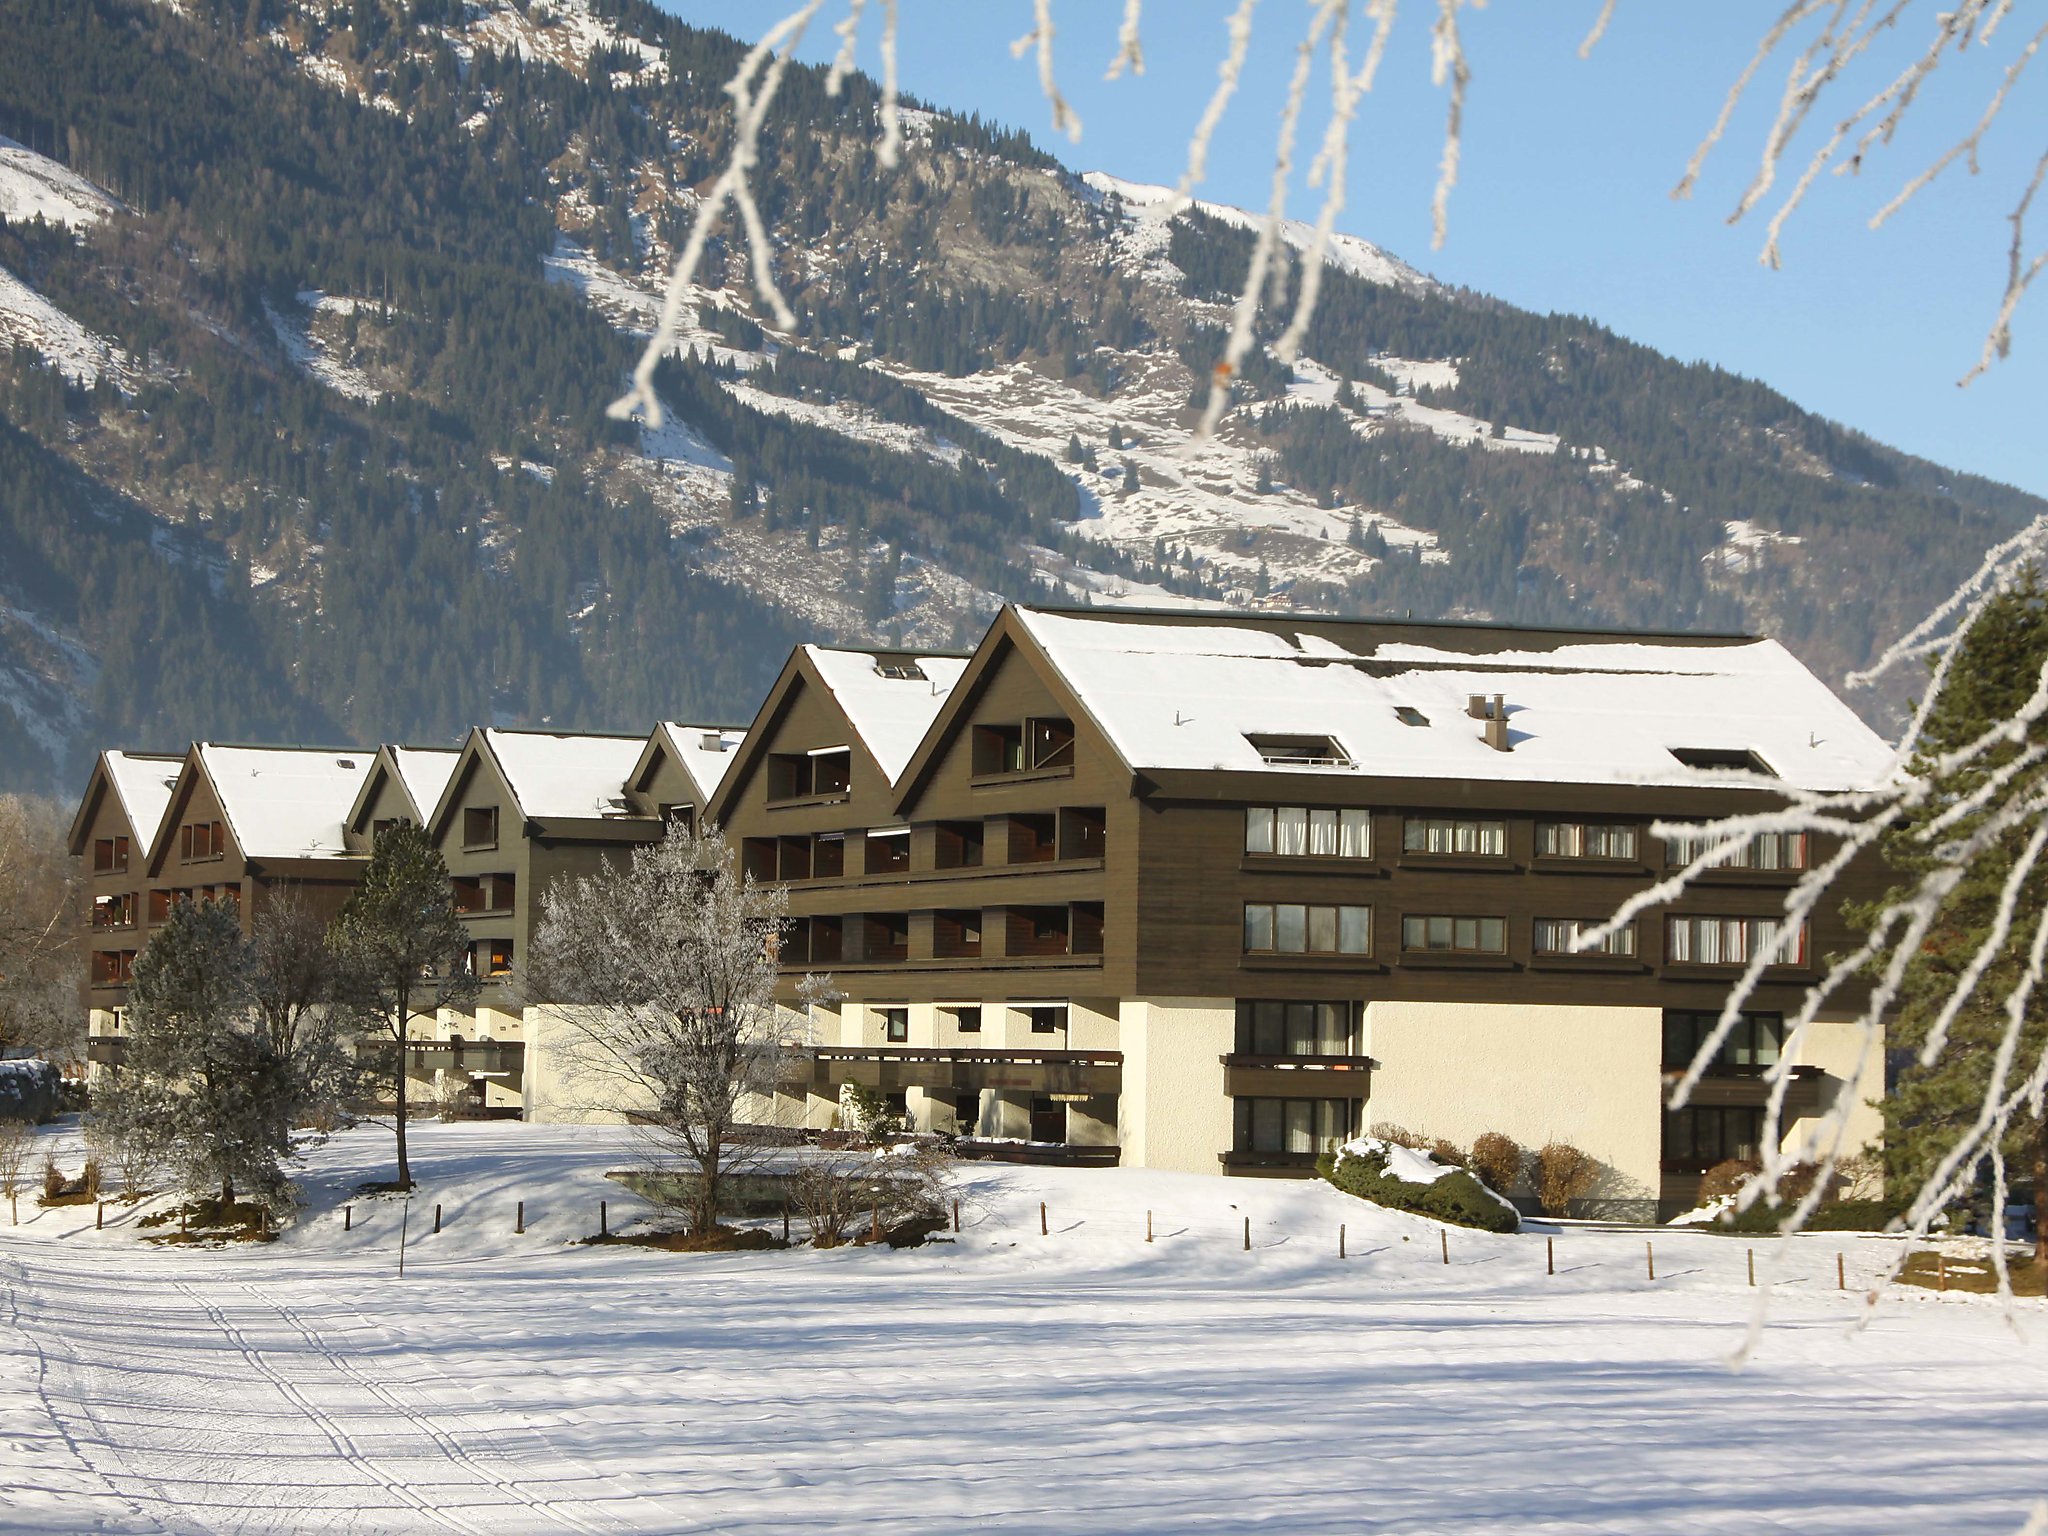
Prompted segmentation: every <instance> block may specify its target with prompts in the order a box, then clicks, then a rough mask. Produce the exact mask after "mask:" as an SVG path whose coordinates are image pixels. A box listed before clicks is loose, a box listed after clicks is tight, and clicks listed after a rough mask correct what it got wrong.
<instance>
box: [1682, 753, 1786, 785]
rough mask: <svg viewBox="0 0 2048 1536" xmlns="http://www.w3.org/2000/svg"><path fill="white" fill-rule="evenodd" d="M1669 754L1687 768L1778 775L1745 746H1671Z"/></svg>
mask: <svg viewBox="0 0 2048 1536" xmlns="http://www.w3.org/2000/svg"><path fill="white" fill-rule="evenodd" d="M1671 755H1672V756H1673V757H1675V758H1677V759H1678V760H1679V761H1680V762H1681V763H1683V764H1685V766H1686V767H1688V768H1703V769H1706V770H1708V771H1709V772H1712V771H1716V770H1718V771H1721V772H1726V771H1728V770H1729V769H1738V770H1740V771H1742V772H1744V773H1760V774H1763V775H1764V776H1765V777H1767V778H1773V779H1775V778H1776V777H1777V776H1778V770H1777V769H1775V768H1773V767H1772V766H1771V765H1770V764H1769V763H1767V762H1765V761H1764V760H1763V759H1762V758H1761V757H1759V756H1757V754H1756V753H1754V752H1752V751H1750V750H1749V748H1747V747H1673V748H1671Z"/></svg>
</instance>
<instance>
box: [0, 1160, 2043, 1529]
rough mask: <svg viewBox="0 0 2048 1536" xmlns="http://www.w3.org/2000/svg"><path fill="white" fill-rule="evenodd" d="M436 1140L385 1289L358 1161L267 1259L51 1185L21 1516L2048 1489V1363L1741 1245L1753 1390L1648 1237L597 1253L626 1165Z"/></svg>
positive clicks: (1227, 1504) (1192, 1238) (1034, 1207)
mask: <svg viewBox="0 0 2048 1536" xmlns="http://www.w3.org/2000/svg"><path fill="white" fill-rule="evenodd" d="M414 1143H415V1144H414V1158H415V1165H416V1170H417V1172H418V1174H419V1175H420V1177H421V1179H422V1181H423V1183H422V1187H421V1188H420V1190H419V1192H418V1193H417V1194H416V1195H415V1197H414V1199H413V1201H412V1204H411V1209H410V1213H409V1215H406V1216H404V1218H403V1223H404V1226H405V1233H406V1237H407V1239H408V1241H407V1246H406V1262H405V1275H404V1278H403V1279H401V1278H399V1276H398V1274H397V1258H398V1240H399V1236H400V1227H401V1210H402V1208H401V1206H400V1205H399V1204H398V1203H397V1202H394V1201H392V1200H390V1199H388V1198H380V1199H364V1198H360V1197H358V1198H357V1199H356V1200H355V1201H354V1203H353V1212H352V1214H353V1221H352V1223H351V1230H349V1231H346V1232H345V1231H344V1230H343V1223H342V1215H341V1211H340V1209H339V1208H338V1207H339V1204H340V1202H341V1201H342V1200H343V1199H344V1197H345V1196H346V1195H347V1194H348V1193H349V1191H350V1190H351V1189H352V1187H353V1186H354V1185H355V1184H356V1183H357V1182H358V1181H360V1180H363V1179H366V1178H373V1177H388V1176H389V1159H390V1140H389V1137H388V1135H387V1134H385V1133H383V1132H379V1131H374V1130H369V1129H364V1130H359V1131H356V1132H351V1133H348V1134H346V1135H344V1136H341V1137H339V1138H337V1139H336V1140H335V1141H333V1142H331V1143H330V1144H329V1145H328V1146H327V1147H326V1148H324V1149H322V1150H321V1151H319V1152H318V1153H317V1154H316V1155H315V1156H314V1158H313V1160H312V1162H311V1165H310V1167H309V1169H308V1172H307V1177H306V1185H307V1204H306V1211H305V1216H304V1219H303V1220H302V1222H301V1223H300V1225H298V1226H297V1227H296V1228H294V1229H293V1230H291V1231H290V1232H289V1233H287V1235H286V1236H285V1237H284V1238H283V1239H282V1240H280V1241H279V1242H277V1243H276V1244H274V1245H271V1246H268V1247H258V1246H255V1245H246V1246H236V1247H232V1248H226V1249H194V1248H187V1249H177V1248H156V1247H153V1246H149V1245H145V1244H142V1243H139V1242H138V1241H137V1240H136V1232H135V1228H134V1213H133V1212H132V1211H131V1210H130V1209H129V1208H127V1207H124V1206H119V1205H115V1206H111V1207H109V1209H108V1228H107V1230H105V1231H103V1232H95V1231H94V1230H93V1220H92V1216H93V1213H92V1210H91V1209H90V1208H89V1207H88V1208H77V1209H70V1210H50V1211H45V1210H41V1209H39V1208H37V1207H36V1206H35V1205H34V1204H33V1202H32V1201H31V1200H29V1199H27V1198H24V1200H23V1202H22V1215H23V1222H22V1225H21V1226H20V1227H19V1228H6V1227H0V1281H4V1290H0V1296H4V1301H0V1456H4V1458H5V1461H4V1466H0V1471H4V1476H0V1501H4V1502H0V1525H5V1526H7V1527H9V1528H11V1529H17V1530H36V1531H75V1530H106V1531H175V1532H180V1533H183V1532H201V1531H229V1532H258V1531H287V1530H288V1531H294V1532H301V1531H311V1532H379V1533H385V1532H389V1533H404V1532H413V1531H466V1532H472V1533H475V1532H490V1533H491V1536H515V1533H521V1532H529V1531H533V1532H540V1531H565V1530H566V1531H584V1532H595V1531H654V1532H681V1531H714V1530H715V1531H720V1532H736V1533H753V1532H762V1533H766V1532H776V1533H780V1532H785V1531H789V1530H806V1529H809V1530H831V1531H841V1530H852V1529H875V1528H879V1527H881V1526H883V1525H885V1524H904V1523H908V1524H910V1525H912V1526H915V1527H917V1528H933V1529H941V1528H958V1527H960V1526H962V1525H963V1524H969V1523H971V1524H972V1526H973V1528H975V1529H997V1530H1016V1531H1030V1532H1097V1531H1100V1532H1115V1533H1119V1536H1125V1533H1138V1532H1147V1533H1149V1532H1185V1531H1196V1530H1199V1531H1217V1532H1224V1531H1239V1530H1245V1531H1249V1530H1254V1529H1257V1530H1271V1531H1285V1532H1289V1533H1304V1532H1343V1533H1346V1536H1349V1533H1353V1532H1356V1531H1359V1530H1362V1529H1374V1530H1382V1531H1399V1532H1444V1531H1459V1532H1464V1531H1488V1532H1495V1531H1539V1530H1541V1531H1570V1532H1594V1531H1598V1532H1614V1533H1629V1536H1638V1533H1649V1532H1664V1531H1669V1532H1685V1533H1688V1536H1691V1533H1699V1532H1717V1531H1726V1532H1742V1533H1749V1532H1755V1531H1761V1530H1782V1531H1798V1532H1801V1533H1832V1532H1844V1533H1846V1532H1852V1531H1853V1532H1858V1533H1864V1532H1873V1531H1875V1532H1889V1531H1897V1532H1907V1531H1914V1532H1918V1531H1929V1530H1939V1531H1942V1532H1945V1533H1947V1532H1959V1533H1967V1532H1987V1533H1989V1532H1996V1533H1999V1536H2005V1533H2009V1532H2012V1531H2014V1530H2016V1529H2017V1528H2018V1526H2019V1525H2020V1524H2021V1523H2022V1521H2023V1520H2024V1518H2025V1513H2026V1510H2027V1508H2028V1507H2029V1506H2030V1505H2031V1503H2032V1501H2033V1500H2034V1499H2035V1498H2036V1497H2038V1495H2039V1493H2040V1490H2041V1488H2042V1487H2043V1486H2044V1482H2048V1441H2044V1439H2043V1437H2042V1435H2041V1434H2040V1425H2041V1423H2042V1422H2043V1415H2044V1413H2048V1341H2044V1339H2043V1337H2042V1330H2041V1329H2039V1328H2038V1327H2028V1328H2026V1329H2025V1330H2024V1331H2020V1332H2015V1331H2014V1330H2013V1329H2012V1328H2011V1327H2009V1326H2008V1324H2007V1323H2006V1322H2005V1321H2004V1320H2003V1319H2002V1318H2001V1317H2000V1315H1999V1312H1998V1309H1997V1307H1996V1306H1995V1304H1993V1303H1991V1302H1989V1301H1988V1299H1986V1298H1981V1297H1967V1296H1963V1295H1960V1294H1951V1295H1947V1296H1941V1297H1936V1296H1933V1295H1930V1294H1927V1293H1924V1292H1922V1293H1904V1294H1901V1295H1898V1296H1896V1297H1895V1298H1893V1299H1890V1300H1887V1301H1886V1302H1885V1303H1884V1304H1883V1305H1882V1306H1881V1307H1880V1308H1879V1309H1878V1310H1877V1312H1876V1313H1875V1314H1874V1316H1873V1317H1872V1318H1871V1320H1870V1322H1869V1325H1868V1327H1867V1328H1866V1329H1865V1330H1863V1331H1861V1332H1857V1331H1855V1330H1854V1328H1853V1324H1854V1323H1855V1321H1856V1320H1857V1319H1858V1318H1859V1317H1861V1316H1862V1315H1863V1303H1862V1300H1861V1297H1860V1296H1859V1295H1858V1294H1857V1293H1856V1292H1855V1291H1853V1290H1852V1291H1851V1292H1849V1293H1848V1294H1842V1293H1839V1292H1837V1291H1836V1290H1835V1289H1834V1288H1833V1287H1834V1257H1835V1253H1836V1252H1837V1250H1838V1249H1840V1250H1842V1251H1845V1252H1846V1253H1847V1256H1848V1264H1849V1269H1850V1274H1851V1278H1852V1284H1853V1285H1856V1286H1861V1285H1863V1284H1864V1283H1866V1282H1867V1281H1868V1279H1869V1278H1870V1277H1871V1276H1873V1275H1874V1274H1875V1273H1876V1272H1877V1270H1878V1268H1879V1266H1880V1265H1881V1264H1882V1262H1883V1261H1884V1259H1885V1257H1886V1255H1887V1253H1888V1252H1889V1248H1888V1244H1887V1243H1886V1242H1885V1241H1884V1240H1879V1239H1863V1240H1854V1239H1840V1238H1837V1237H1834V1236H1828V1237H1825V1238H1819V1237H1816V1238H1810V1239H1800V1240H1797V1241H1795V1242H1793V1243H1791V1244H1789V1245H1783V1246H1784V1251H1782V1252H1781V1251H1780V1247H1779V1246H1777V1245H1765V1246H1763V1247H1761V1248H1760V1249H1759V1252H1758V1260H1759V1263H1758V1268H1759V1271H1760V1274H1761V1275H1763V1276H1766V1277H1769V1276H1772V1275H1775V1276H1776V1277H1777V1284H1776V1288H1775V1290H1774V1292H1773V1299H1772V1305H1771V1311H1770V1314H1769V1325H1768V1327H1767V1328H1766V1330H1765V1332H1764V1334H1763V1337H1762V1340H1761V1344H1760V1346H1759V1348H1758V1349H1757V1351H1756V1353H1755V1355H1754V1357H1753V1358H1752V1360H1751V1361H1750V1363H1749V1365H1748V1366H1747V1368H1746V1369H1744V1370H1742V1371H1739V1372H1738V1371H1734V1370H1731V1369H1730V1368H1729V1366H1728V1364H1727V1360H1728V1357H1729V1355H1730V1353H1731V1352H1732V1351H1733V1350H1734V1349H1735V1347H1736V1346H1737V1345H1738V1343H1739V1342H1740V1340H1741V1336H1742V1330H1743V1326H1744V1323H1745V1321H1746V1320H1747V1318H1748V1316H1749V1313H1750V1307H1751V1301H1752V1298H1753V1297H1754V1296H1755V1295H1756V1294H1757V1293H1755V1292H1752V1291H1749V1290H1747V1289H1746V1288H1745V1286H1744V1280H1743V1273H1744V1249H1745V1246H1747V1244H1746V1243H1745V1241H1744V1240H1742V1239H1731V1238H1727V1237H1720V1236H1714V1235H1709V1234H1703V1233H1679V1232H1657V1233H1655V1234H1654V1241H1655V1242H1656V1246H1657V1272H1658V1278H1657V1280H1656V1281H1655V1282H1652V1281H1650V1280H1649V1279H1648V1278H1647V1277H1646V1275H1645V1272H1644V1253H1643V1246H1642V1245H1643V1243H1644V1241H1646V1240H1647V1239H1646V1236H1645V1234H1643V1233H1640V1232H1611V1231H1602V1230H1596V1229H1588V1228H1583V1227H1566V1228H1564V1229H1562V1230H1558V1231H1556V1232H1555V1233H1554V1234H1551V1233H1546V1232H1541V1231H1539V1232H1531V1233H1524V1234H1521V1235H1518V1236H1511V1237H1491V1236H1487V1235H1484V1234H1479V1233H1474V1232H1469V1231H1463V1230H1457V1229H1452V1230H1451V1231H1450V1234H1449V1252H1450V1260H1451V1262H1450V1263H1449V1264H1448V1265H1445V1264H1444V1263H1443V1262H1442V1260H1441V1257H1440V1249H1439V1246H1438V1232H1439V1231H1440V1230H1441V1229H1439V1228H1438V1227H1437V1226H1436V1225H1434V1224H1433V1223H1429V1222H1426V1221H1424V1220H1422V1219H1420V1218H1413V1217H1406V1216H1401V1215H1396V1214H1394V1213H1391V1212H1383V1211H1378V1210H1376V1209H1375V1208H1374V1207H1370V1206H1367V1205H1365V1204H1363V1203H1361V1202H1358V1201H1355V1200H1352V1199H1350V1198H1348V1197H1346V1196H1343V1195H1341V1194H1338V1193H1337V1192H1336V1191H1334V1190H1331V1189H1329V1188H1328V1187H1326V1186H1319V1185H1313V1184H1305V1183H1286V1182H1264V1181H1241V1180H1231V1181H1226V1180H1222V1179H1218V1178H1213V1177H1199V1176H1192V1175H1173V1174H1162V1173H1149V1172H1143V1171H1138V1170H1104V1171H1097V1170H1056V1169H1027V1168H1013V1167H995V1166H988V1165H977V1166H971V1167H969V1168H967V1169H966V1170H965V1171H964V1172H963V1175H962V1183H963V1192H964V1198H963V1208H962V1215H963V1226H964V1230H963V1231H962V1232H961V1234H960V1236H959V1237H958V1238H957V1239H956V1240H954V1241H953V1242H950V1243H942V1244H937V1245H932V1246H928V1247H924V1248H920V1249H910V1250H905V1251H902V1252H889V1251H874V1252H871V1251H869V1250H867V1249H864V1248H859V1249H855V1248H846V1249H839V1250H836V1251H833V1252H829V1253H821V1252H816V1251H813V1250H809V1249H803V1250H799V1251H793V1252H786V1253H774V1252H770V1253H752V1254H731V1255H719V1256H705V1255H671V1254H665V1253H657V1252H651V1251H647V1250H637V1249H627V1248H616V1247H614V1248H590V1247H584V1246H580V1245H578V1243H577V1239H579V1238H581V1237H583V1236H586V1235H588V1234H589V1233H591V1232H592V1231H594V1230H595V1228H596V1224H597V1218H598V1213H597V1202H598V1201H599V1200H600V1199H605V1200H608V1201H609V1202H610V1211H609V1216H610V1220H611V1222H612V1224H613V1227H614V1229H615V1230H616V1229H617V1228H618V1227H620V1226H622V1225H625V1224H626V1223H628V1222H629V1221H630V1220H631V1219H632V1217H633V1213H634V1211H635V1210H636V1209H637V1207H636V1203H635V1202H634V1201H633V1200H632V1199H631V1197H629V1196H627V1195H626V1194H625V1193H624V1192H623V1191H622V1190H621V1189H620V1188H619V1187H618V1186H616V1185H611V1184H607V1183H606V1181H605V1180H604V1179H603V1178H602V1174H603V1172H604V1170H605V1169H606V1168H607V1167H610V1166H614V1165H617V1164H619V1163H621V1162H624V1161H629V1160H630V1159H631V1156H632V1143H631V1141H630V1133H627V1132H623V1131H611V1130H583V1129H575V1128H567V1127H536V1126H521V1125H505V1124H494V1125H454V1126H446V1127H443V1126H438V1125H422V1126H419V1127H417V1128H416V1131H415V1138H414ZM72 1156H73V1160H74V1161H75V1154H73V1155H72ZM522 1199H523V1200H524V1201H525V1203H526V1222H527V1231H526V1232H525V1233H524V1234H518V1233H515V1232H514V1230H513V1217H514V1207H515V1202H516V1201H518V1200H522ZM1041 1200H1042V1201H1044V1202H1045V1209H1046V1217H1047V1224H1048V1226H1049V1227H1050V1232H1049V1235H1045V1236H1041V1235H1040V1232H1039V1202H1040V1201H1041ZM436 1202H438V1203H440V1204H441V1206H442V1209H443V1216H444V1222H443V1230H442V1231H441V1232H440V1233H439V1234H435V1233H433V1232H432V1230H431V1228H432V1225H433V1221H432V1215H433V1206H434V1204H435V1203H436ZM1148 1211H1149V1212H1150V1213H1151V1215H1152V1218H1153V1223H1154V1232H1155V1238H1156V1240H1155V1241H1154V1242H1152V1243H1149V1244H1148V1243H1147V1242H1146V1241H1145V1218H1146V1213H1147V1212H1148ZM1247 1217H1248V1218H1249V1219H1250V1223H1251V1237H1252V1249H1251V1251H1250V1252H1246V1251H1245V1249H1244V1246H1243V1241H1244V1226H1243V1223H1244V1221H1245V1220H1246V1218H1247ZM1339 1223H1343V1224H1344V1225H1345V1227H1346V1234H1345V1235H1346V1242H1347V1247H1348V1254H1349V1256H1348V1257H1347V1258H1344V1259H1340V1258H1339V1257H1338V1256H1337V1229H1338V1225H1339ZM1546 1236H1551V1237H1553V1238H1554V1241H1555V1244H1556V1254H1557V1271H1558V1272H1557V1274H1556V1275H1555V1276H1554V1277H1547V1276H1546V1275H1545V1272H1544V1271H1545V1262H1544V1261H1545V1239H1546ZM2028 1321H2029V1322H2030V1323H2031V1322H2032V1321H2033V1320H2032V1319H2029V1320H2028Z"/></svg>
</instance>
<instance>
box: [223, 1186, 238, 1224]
mask: <svg viewBox="0 0 2048 1536" xmlns="http://www.w3.org/2000/svg"><path fill="white" fill-rule="evenodd" d="M234 1208H235V1181H234V1180H233V1179H232V1178H227V1179H222V1180H221V1181H220V1219H221V1220H222V1221H226V1220H227V1219H228V1212H229V1211H231V1210H233V1209H234Z"/></svg>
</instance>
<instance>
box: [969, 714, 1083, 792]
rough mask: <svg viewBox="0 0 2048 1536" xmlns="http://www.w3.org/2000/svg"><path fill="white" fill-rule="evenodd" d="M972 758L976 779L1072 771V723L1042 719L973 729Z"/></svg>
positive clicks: (1069, 721) (1047, 718) (981, 726)
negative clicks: (1064, 769)
mask: <svg viewBox="0 0 2048 1536" xmlns="http://www.w3.org/2000/svg"><path fill="white" fill-rule="evenodd" d="M973 755H974V762H973V770H974V773H975V775H976V776H977V777H986V776H988V775H990V774H1002V773H1041V772H1051V771H1053V770H1056V769H1062V768H1072V767H1073V766H1074V722H1073V721H1071V720H1064V719H1058V718H1055V717H1052V716H1045V717H1042V718H1038V719H1031V720H1026V721H1023V722H1022V723H1021V724H1018V725H977V726H976V727H975V728H974V753H973Z"/></svg>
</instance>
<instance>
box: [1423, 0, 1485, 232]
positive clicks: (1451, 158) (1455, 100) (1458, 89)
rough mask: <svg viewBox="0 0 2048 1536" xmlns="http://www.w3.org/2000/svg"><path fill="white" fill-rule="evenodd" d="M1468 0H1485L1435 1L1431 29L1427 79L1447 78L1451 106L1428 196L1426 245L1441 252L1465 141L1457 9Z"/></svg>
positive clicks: (1465, 73)
mask: <svg viewBox="0 0 2048 1536" xmlns="http://www.w3.org/2000/svg"><path fill="white" fill-rule="evenodd" d="M1467 3H1470V4H1472V5H1484V4H1485V3H1486V0H1437V15H1436V25H1435V27H1433V28H1432V29H1431V30H1430V81H1431V83H1432V84H1435V85H1438V86H1441V85H1443V83H1444V82H1445V81H1446V80H1448V81H1449V82H1450V86H1451V105H1450V111H1449V113H1448V115H1447V116H1446V117H1445V119H1444V152H1443V159H1442V160H1441V161H1440V162H1438V166H1437V177H1436V195H1435V196H1434V197H1433V198H1431V199H1430V204H1429V222H1430V237H1429V248H1430V249H1431V250H1433V251H1440V250H1442V249H1443V248H1444V237H1445V236H1446V235H1447V234H1449V233H1450V227H1451V189H1452V188H1453V187H1455V186H1456V185H1457V184H1458V157H1459V155H1460V153H1461V152H1462V151H1463V149H1464V142H1465V87H1466V86H1468V85H1470V84H1471V83H1472V71H1471V69H1470V67H1469V66H1468V65H1467V64H1466V63H1465V39H1464V38H1463V36H1462V35H1460V33H1459V31H1458V11H1459V10H1460V8H1461V7H1463V6H1464V5H1466V4H1467Z"/></svg>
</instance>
